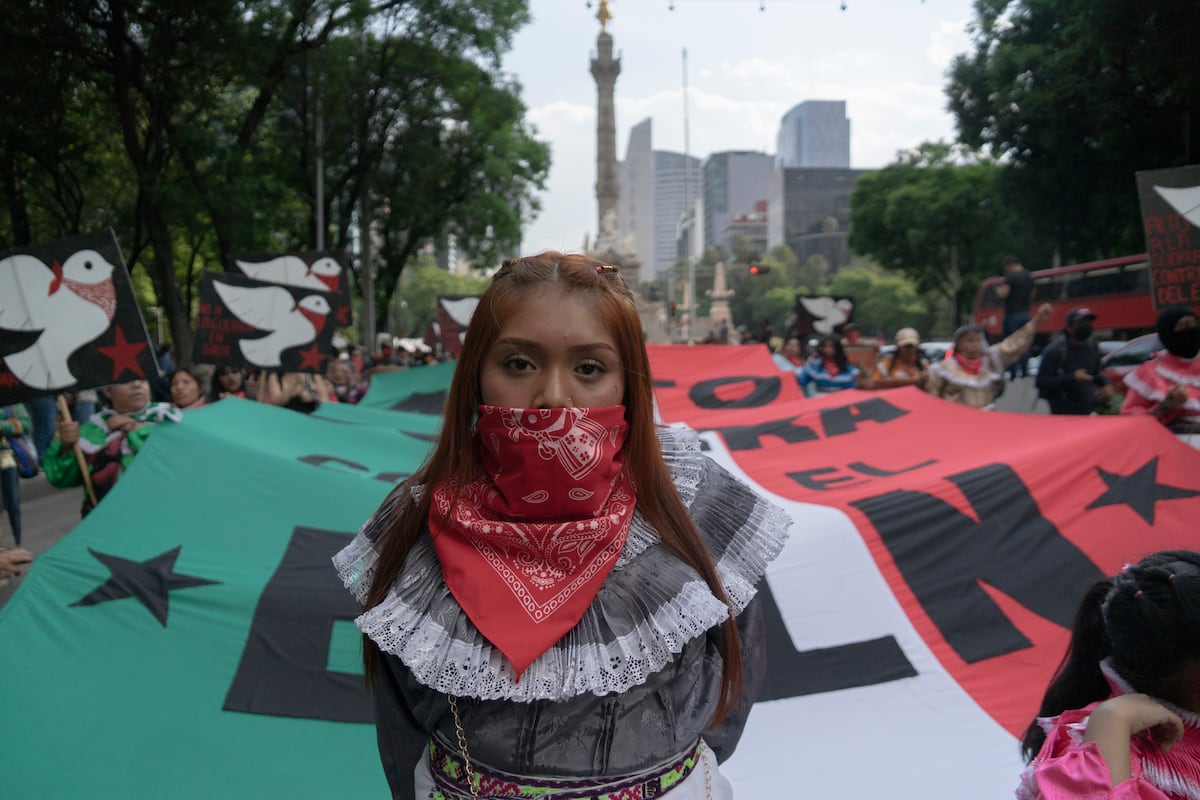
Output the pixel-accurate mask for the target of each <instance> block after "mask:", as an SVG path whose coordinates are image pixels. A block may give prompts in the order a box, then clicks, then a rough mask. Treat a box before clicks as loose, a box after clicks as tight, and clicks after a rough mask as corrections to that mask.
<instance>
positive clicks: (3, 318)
mask: <svg viewBox="0 0 1200 800" xmlns="http://www.w3.org/2000/svg"><path fill="white" fill-rule="evenodd" d="M113 269H114V268H113V265H112V264H110V263H109V262H108V261H107V260H106V259H105V258H104V256H102V255H100V254H99V253H97V252H96V251H95V250H79V251H78V252H75V253H72V254H71V255H70V256H69V257H68V258H67V259H66V260H65V261H64V262H63V263H61V264H60V263H59V262H57V261H55V262H53V263H52V264H51V265H50V266H46V265H45V264H44V263H42V261H41V260H40V259H38V258H35V257H34V256H30V255H15V256H9V257H8V258H6V259H4V260H3V261H0V328H6V329H8V330H12V331H41V332H42V334H41V336H39V337H38V338H37V340H36V341H35V342H34V343H33V344H32V345H30V346H29V347H27V348H26V349H24V350H21V351H20V352H17V353H13V354H12V355H8V356H5V357H4V363H5V364H6V365H7V366H8V368H9V369H10V370H11V371H12V373H13V374H14V375H16V376H17V379H18V380H20V381H21V382H22V383H24V384H25V385H26V386H32V387H34V388H36V389H64V388H66V387H68V386H73V385H74V384H75V383H77V382H78V379H77V378H76V377H75V376H74V375H73V374H72V373H71V370H70V369H69V368H68V366H67V359H69V358H70V357H71V354H72V353H74V352H75V351H76V350H78V349H79V348H81V347H83V346H84V345H85V344H87V343H88V342H91V341H93V340H95V339H96V338H97V337H98V336H100V334H102V333H104V332H105V331H106V330H108V326H109V325H110V324H111V323H112V319H113V316H114V315H115V314H116V311H117V289H116V286H115V285H114V284H113V279H112V276H113Z"/></svg>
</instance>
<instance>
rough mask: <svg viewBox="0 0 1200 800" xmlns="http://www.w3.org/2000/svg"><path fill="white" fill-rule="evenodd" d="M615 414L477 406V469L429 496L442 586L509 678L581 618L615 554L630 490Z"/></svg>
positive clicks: (628, 516) (615, 410)
mask: <svg viewBox="0 0 1200 800" xmlns="http://www.w3.org/2000/svg"><path fill="white" fill-rule="evenodd" d="M627 429H628V426H627V425H626V423H625V419H624V408H623V407H622V406H607V407H603V408H556V409H502V408H495V407H492V406H481V407H480V417H479V421H478V423H477V426H476V433H477V435H478V436H479V441H480V444H481V445H482V448H483V464H484V472H483V474H481V475H480V476H478V477H477V478H476V479H475V480H473V481H472V482H470V483H469V484H467V485H465V486H461V487H460V486H458V485H456V484H455V483H453V482H451V483H448V484H444V485H442V486H439V487H437V488H435V489H434V492H433V502H432V504H431V508H430V515H429V527H430V530H431V532H432V533H433V544H434V548H435V549H436V551H437V555H438V559H439V561H440V562H441V564H442V573H443V576H444V577H445V580H446V584H447V586H448V587H449V588H450V591H451V592H452V593H453V594H454V597H455V598H456V599H457V600H458V602H459V604H460V605H461V606H462V608H463V610H464V611H465V612H466V614H467V616H468V617H469V618H470V619H471V621H472V622H473V623H474V624H475V626H476V627H477V628H478V629H479V631H480V632H481V633H482V634H483V635H484V636H486V637H487V638H488V640H489V641H491V642H492V643H493V644H494V645H495V646H496V647H497V648H499V650H500V651H501V652H502V653H504V655H505V656H507V657H508V659H509V660H510V661H511V662H512V664H513V666H514V667H515V668H516V670H517V673H518V674H520V673H521V672H523V671H524V670H525V668H526V667H527V666H528V665H529V664H530V663H531V662H532V661H533V660H534V659H536V658H537V657H538V656H539V655H541V654H542V653H544V652H545V651H546V650H547V649H549V648H550V647H551V646H552V645H553V644H554V643H555V642H557V641H558V640H559V639H560V638H561V637H562V636H563V634H565V633H566V632H567V631H569V630H570V629H571V628H572V627H574V626H575V624H576V623H577V622H578V621H579V619H580V617H582V616H583V612H584V611H585V610H586V609H587V607H588V605H590V603H591V602H592V600H593V599H594V598H595V596H596V594H597V592H599V591H600V587H601V585H603V583H604V579H605V578H606V577H607V576H608V574H609V572H611V571H612V568H613V566H614V565H615V564H616V563H617V559H618V557H619V556H620V555H621V551H622V549H623V548H624V545H625V537H626V534H627V532H628V530H629V524H630V522H631V520H632V519H633V512H634V507H635V500H636V497H635V494H634V486H633V482H632V480H631V479H630V477H629V475H628V473H627V472H626V470H625V469H624V458H623V455H622V452H621V450H622V447H623V445H624V443H625V434H626V432H627Z"/></svg>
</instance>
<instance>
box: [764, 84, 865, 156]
mask: <svg viewBox="0 0 1200 800" xmlns="http://www.w3.org/2000/svg"><path fill="white" fill-rule="evenodd" d="M775 144H776V153H777V158H778V164H779V166H782V167H785V168H790V167H829V168H836V169H848V168H849V167H850V120H849V119H847V118H846V101H845V100H806V101H804V102H803V103H800V104H798V105H796V106H793V107H792V109H791V110H790V111H788V112H787V113H786V114H784V115H783V119H782V120H780V122H779V134H778V136H777V137H776V141H775Z"/></svg>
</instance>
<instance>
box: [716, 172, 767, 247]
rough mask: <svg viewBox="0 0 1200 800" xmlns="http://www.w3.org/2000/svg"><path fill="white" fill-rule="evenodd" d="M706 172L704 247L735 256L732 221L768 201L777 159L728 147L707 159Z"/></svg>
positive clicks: (750, 212) (754, 210)
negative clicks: (728, 148) (714, 248)
mask: <svg viewBox="0 0 1200 800" xmlns="http://www.w3.org/2000/svg"><path fill="white" fill-rule="evenodd" d="M703 171H704V246H705V247H712V246H716V247H720V248H722V249H723V250H724V251H725V255H726V256H731V255H732V250H731V240H732V234H731V233H730V228H729V225H730V222H731V221H732V220H733V218H734V217H735V216H738V215H742V216H744V215H746V214H753V213H755V212H756V210H757V209H758V204H759V203H764V204H765V203H766V201H767V193H768V187H769V186H770V184H771V174H772V173H773V172H774V171H775V159H774V158H772V157H771V156H770V155H768V154H766V153H754V152H751V151H748V150H726V151H724V152H720V153H713V154H712V155H710V156H709V157H708V158H706V159H705V160H704V167H703ZM764 211H765V208H764Z"/></svg>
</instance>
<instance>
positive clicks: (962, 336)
mask: <svg viewBox="0 0 1200 800" xmlns="http://www.w3.org/2000/svg"><path fill="white" fill-rule="evenodd" d="M1052 310H1053V309H1052V308H1051V307H1050V304H1049V303H1043V304H1042V305H1041V307H1040V308H1038V310H1037V314H1035V315H1034V317H1033V319H1031V320H1030V321H1029V322H1026V323H1025V324H1024V325H1022V326H1021V327H1020V328H1018V329H1017V330H1016V331H1015V332H1014V333H1013V334H1012V335H1010V336H1008V337H1006V338H1004V339H1003V340H1001V341H999V342H997V343H996V344H993V345H990V346H989V345H988V343H987V339H986V338H985V336H984V331H983V328H982V327H980V326H979V325H964V326H962V327H961V328H959V329H958V330H956V331H955V332H954V355H952V356H949V357H947V358H944V359H942V360H941V361H938V362H937V363H936V364H934V365H933V366H931V367H930V368H929V376H928V378H926V381H925V391H927V392H929V393H930V394H931V395H933V396H934V397H940V398H942V399H943V400H949V401H950V402H952V403H960V404H962V405H965V406H971V407H973V408H987V407H988V406H991V404H992V402H993V401H994V400H995V399H996V398H997V397H998V396H999V395H1000V392H1001V391H1003V388H1004V370H1005V369H1007V368H1008V367H1010V366H1012V365H1013V364H1015V363H1017V361H1019V360H1020V358H1021V356H1023V355H1025V353H1027V352H1029V348H1030V346H1031V345H1032V344H1033V336H1034V334H1035V333H1037V326H1038V325H1040V324H1041V323H1042V321H1043V320H1044V319H1046V317H1048V316H1050V312H1051V311H1052Z"/></svg>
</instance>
